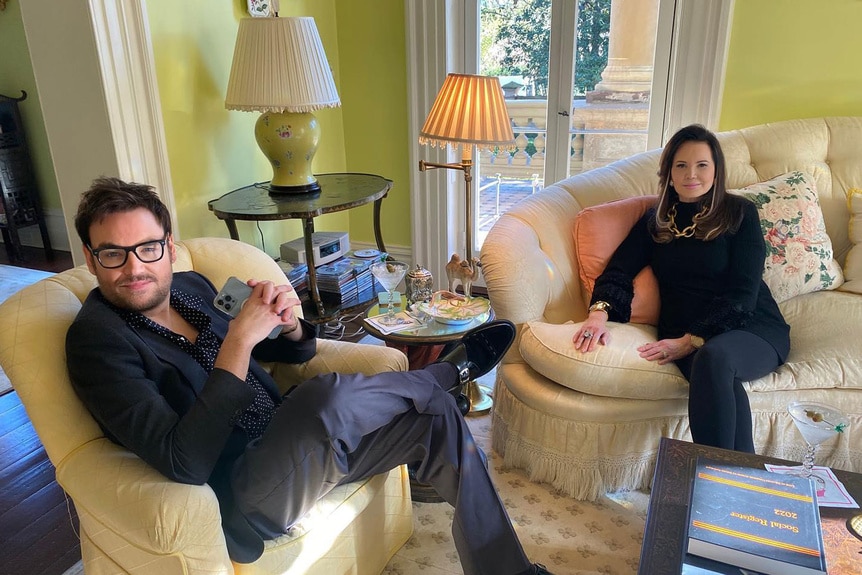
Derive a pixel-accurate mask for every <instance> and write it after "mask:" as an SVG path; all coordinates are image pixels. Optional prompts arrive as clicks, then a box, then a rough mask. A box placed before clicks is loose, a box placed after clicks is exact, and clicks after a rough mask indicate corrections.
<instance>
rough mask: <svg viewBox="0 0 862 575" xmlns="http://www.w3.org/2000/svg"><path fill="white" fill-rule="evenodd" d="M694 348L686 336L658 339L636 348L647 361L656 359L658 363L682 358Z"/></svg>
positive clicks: (661, 363)
mask: <svg viewBox="0 0 862 575" xmlns="http://www.w3.org/2000/svg"><path fill="white" fill-rule="evenodd" d="M692 349H694V348H693V347H692V345H691V342H690V340H689V339H688V336H683V337H679V338H676V339H660V340H659V341H656V342H652V343H645V344H643V345H642V346H640V347H639V348H638V352H639V353H640V356H641V357H642V358H644V359H646V360H647V361H656V362H658V364H659V365H664V364H666V363H670V362H672V361H674V360H677V359H682V358H683V357H685V356H687V355H688V354H690V353H691V351H692Z"/></svg>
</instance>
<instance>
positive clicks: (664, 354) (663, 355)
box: [661, 351, 667, 359]
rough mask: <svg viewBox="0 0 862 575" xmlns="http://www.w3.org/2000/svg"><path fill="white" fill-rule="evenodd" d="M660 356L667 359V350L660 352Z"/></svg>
mask: <svg viewBox="0 0 862 575" xmlns="http://www.w3.org/2000/svg"><path fill="white" fill-rule="evenodd" d="M661 358H662V359H667V352H666V351H663V352H661Z"/></svg>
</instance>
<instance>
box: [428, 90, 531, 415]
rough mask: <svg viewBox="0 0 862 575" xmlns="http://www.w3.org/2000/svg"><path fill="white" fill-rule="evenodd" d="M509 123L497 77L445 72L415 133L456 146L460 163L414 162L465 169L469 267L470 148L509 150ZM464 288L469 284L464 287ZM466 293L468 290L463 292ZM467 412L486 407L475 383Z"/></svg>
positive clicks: (488, 402) (489, 402)
mask: <svg viewBox="0 0 862 575" xmlns="http://www.w3.org/2000/svg"><path fill="white" fill-rule="evenodd" d="M514 141H515V136H514V134H513V133H512V122H511V120H510V118H509V112H508V110H507V109H506V101H505V99H504V98H503V90H502V88H501V87H500V81H499V79H497V78H496V77H494V76H477V75H472V74H449V75H448V76H446V81H445V82H443V86H442V87H441V88H440V92H438V94H437V98H436V99H435V100H434V104H433V105H432V106H431V111H430V112H429V113H428V117H427V118H426V120H425V124H424V125H423V126H422V130H420V132H419V143H420V144H430V145H432V146H438V145H439V146H440V147H444V146H446V145H449V146H452V147H453V148H457V147H459V146H460V148H461V161H460V162H459V163H448V164H441V163H434V162H426V161H424V160H420V161H419V171H420V172H424V171H426V170H430V169H437V168H443V169H449V170H459V171H461V172H464V200H465V202H466V203H465V208H466V217H467V221H466V222H465V223H466V227H465V230H466V237H465V240H466V246H465V248H466V249H465V255H466V257H465V259H464V262H466V264H467V265H468V266H470V267H472V268H473V269H475V268H476V267H477V266H480V265H481V264H480V262H479V259H478V258H474V257H473V197H472V184H473V149H474V148H477V149H479V150H482V149H493V148H509V147H511V146H512V145H513V144H514ZM465 291H469V288H466V287H465ZM465 295H466V296H468V297H469V296H470V295H471V294H470V293H465ZM467 397H469V398H470V406H471V407H470V411H474V412H481V411H486V410H488V409H490V408H491V406H492V405H493V402H492V400H491V398H490V396H489V395H488V394H487V392H486V391H485V390H483V389H482V387H481V386H480V385H479V384H478V383H476V382H475V381H472V382H470V384H469V386H468V388H467Z"/></svg>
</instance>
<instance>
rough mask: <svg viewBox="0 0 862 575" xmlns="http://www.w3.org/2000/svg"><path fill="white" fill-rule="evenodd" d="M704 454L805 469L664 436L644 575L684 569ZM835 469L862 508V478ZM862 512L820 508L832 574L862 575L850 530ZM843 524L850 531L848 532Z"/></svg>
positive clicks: (859, 547)
mask: <svg viewBox="0 0 862 575" xmlns="http://www.w3.org/2000/svg"><path fill="white" fill-rule="evenodd" d="M698 456H703V457H709V458H711V459H715V460H717V461H723V462H726V463H729V464H732V465H740V466H743V467H757V468H759V469H763V464H764V463H773V464H776V465H799V462H798V461H797V462H793V461H786V460H783V459H776V458H773V457H763V456H760V455H754V454H751V453H740V452H738V451H728V450H726V449H718V448H715V447H706V446H704V445H696V444H694V443H689V442H686V441H679V440H676V439H669V438H667V437H663V438H662V440H661V444H660V445H659V451H658V460H657V461H656V470H655V477H654V479H653V487H652V494H651V495H650V502H649V510H648V512H647V518H646V526H645V527H644V540H643V547H642V548H641V557H640V566H639V567H638V574H639V575H659V574H661V575H672V574H673V575H676V574H678V573H680V571H681V569H682V564H683V559H684V554H685V553H684V552H685V540H686V532H687V529H686V521H687V517H688V500H689V494H690V491H691V481H692V476H693V472H694V467H695V463H696V462H697V458H698ZM832 471H834V473H835V476H836V477H838V479H839V480H840V481H841V482H842V483H844V486H845V487H846V488H847V491H848V492H849V493H850V495H851V496H852V497H853V499H855V500H856V502H857V503H860V504H862V474H859V473H852V472H850V471H842V470H840V469H833V470H832ZM859 513H862V509H842V508H836V507H821V508H820V520H821V523H822V526H823V532H824V537H823V538H824V541H825V542H826V543H827V544H826V563H827V567H828V568H829V575H851V574H852V573H862V540H857V539H855V538H854V537H853V536H852V535H851V534H850V531H849V530H848V529H847V527H846V521H847V520H848V519H849V518H850V517H853V516H854V515H857V514H859ZM842 526H843V530H844V532H842ZM831 540H834V541H835V542H836V543H837V542H838V541H842V542H843V545H841V546H840V549H841V553H840V557H839V556H838V555H839V554H838V553H835V551H834V550H835V549H836V548H837V546H830V543H829V541H831ZM854 542H855V543H854ZM856 543H858V544H856ZM830 551H831V552H832V553H830ZM848 555H850V557H848ZM830 558H831V561H830ZM839 564H843V565H850V570H846V569H844V568H843V567H839V566H838V565H839ZM833 565H834V567H833Z"/></svg>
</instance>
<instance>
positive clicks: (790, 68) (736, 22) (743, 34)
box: [719, 0, 862, 130]
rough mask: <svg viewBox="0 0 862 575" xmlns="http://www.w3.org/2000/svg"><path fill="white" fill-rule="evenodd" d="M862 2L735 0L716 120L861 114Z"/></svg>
mask: <svg viewBox="0 0 862 575" xmlns="http://www.w3.org/2000/svg"><path fill="white" fill-rule="evenodd" d="M860 23H862V2H859V0H819V1H817V2H812V1H811V0H736V4H735V7H734V13H733V28H732V35H731V38H730V50H729V54H728V62H727V73H726V76H725V84H724V95H723V99H722V109H721V121H720V124H719V128H720V129H722V130H730V129H736V128H741V127H745V126H751V125H754V124H762V123H765V122H774V121H779V120H789V119H793V118H812V117H818V116H860V115H862V66H860V63H859V58H860V54H862V34H860V33H859V25H860Z"/></svg>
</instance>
